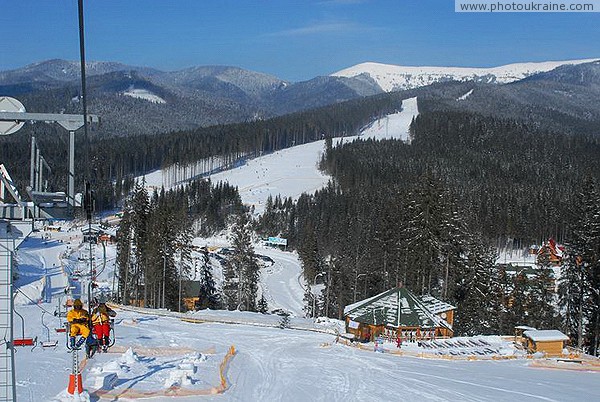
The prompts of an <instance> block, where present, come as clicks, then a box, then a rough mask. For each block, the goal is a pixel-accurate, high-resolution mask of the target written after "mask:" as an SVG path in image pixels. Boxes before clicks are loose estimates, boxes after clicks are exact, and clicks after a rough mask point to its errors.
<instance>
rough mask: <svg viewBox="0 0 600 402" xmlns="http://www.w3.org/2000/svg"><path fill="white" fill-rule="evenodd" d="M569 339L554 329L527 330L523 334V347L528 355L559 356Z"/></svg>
mask: <svg viewBox="0 0 600 402" xmlns="http://www.w3.org/2000/svg"><path fill="white" fill-rule="evenodd" d="M568 341H569V337H568V336H567V335H565V334H563V333H562V332H560V331H558V330H556V329H544V330H528V331H525V332H523V346H525V348H526V349H527V351H528V352H529V353H538V352H541V353H544V354H545V355H546V356H550V357H552V356H561V355H562V354H563V349H564V348H565V346H566V343H567V342H568Z"/></svg>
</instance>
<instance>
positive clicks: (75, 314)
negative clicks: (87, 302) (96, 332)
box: [67, 299, 90, 349]
mask: <svg viewBox="0 0 600 402" xmlns="http://www.w3.org/2000/svg"><path fill="white" fill-rule="evenodd" d="M89 320H90V315H89V313H88V312H87V310H86V309H84V308H83V303H82V302H81V300H80V299H75V301H74V302H73V309H72V310H70V311H69V312H68V313H67V321H68V322H69V324H70V329H69V336H70V338H69V341H70V345H71V349H79V348H80V347H81V345H83V344H84V342H85V341H86V339H87V337H88V336H89V335H90V329H89V328H88V322H89ZM77 335H81V338H79V340H78V341H77V343H75V337H76V336H77Z"/></svg>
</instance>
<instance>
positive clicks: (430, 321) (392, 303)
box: [344, 287, 455, 341]
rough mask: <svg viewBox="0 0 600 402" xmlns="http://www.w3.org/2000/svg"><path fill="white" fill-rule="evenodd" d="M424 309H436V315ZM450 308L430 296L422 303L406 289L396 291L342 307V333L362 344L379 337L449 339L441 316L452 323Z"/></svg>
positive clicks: (450, 328)
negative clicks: (344, 325)
mask: <svg viewBox="0 0 600 402" xmlns="http://www.w3.org/2000/svg"><path fill="white" fill-rule="evenodd" d="M428 306H429V307H432V306H437V308H436V309H434V311H436V312H433V311H431V310H430V309H429V308H428ZM454 308H455V307H453V306H451V305H449V304H447V303H443V302H440V301H439V300H437V299H435V298H433V297H431V296H428V297H427V298H426V301H423V300H422V299H421V298H419V297H417V296H415V295H414V294H413V293H412V292H410V291H409V290H408V289H406V288H403V287H397V288H394V289H390V290H388V291H386V292H383V293H380V294H378V295H376V296H373V297H371V298H369V299H365V300H362V301H360V302H357V303H354V304H351V305H349V306H346V308H345V309H344V319H345V321H346V332H348V333H350V334H353V335H354V338H355V339H358V340H362V341H370V340H373V339H374V338H375V337H377V336H380V335H383V336H387V337H393V338H396V337H398V336H400V337H401V338H402V339H405V340H407V339H408V340H420V339H433V338H437V337H451V336H452V333H453V332H452V324H451V323H449V322H448V321H446V320H445V319H443V318H441V316H442V314H444V315H446V317H450V320H452V319H453V314H452V312H453V310H454ZM448 313H450V314H448Z"/></svg>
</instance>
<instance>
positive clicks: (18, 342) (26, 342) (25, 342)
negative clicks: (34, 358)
mask: <svg viewBox="0 0 600 402" xmlns="http://www.w3.org/2000/svg"><path fill="white" fill-rule="evenodd" d="M15 295H16V293H15ZM13 311H14V312H15V314H16V315H18V316H19V318H21V337H20V338H13V346H33V347H32V348H31V350H32V351H33V349H35V347H36V346H37V336H36V337H35V338H26V337H25V319H24V318H23V316H22V315H21V314H19V312H18V311H17V310H16V309H15V308H14V303H13Z"/></svg>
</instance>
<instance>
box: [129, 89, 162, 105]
mask: <svg viewBox="0 0 600 402" xmlns="http://www.w3.org/2000/svg"><path fill="white" fill-rule="evenodd" d="M123 95H125V96H131V97H132V98H138V99H144V100H147V101H148V102H152V103H167V102H166V101H165V100H164V99H163V98H161V97H160V96H158V95H156V94H155V93H153V92H151V91H148V90H147V89H136V88H129V89H128V90H127V91H125V92H123Z"/></svg>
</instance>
